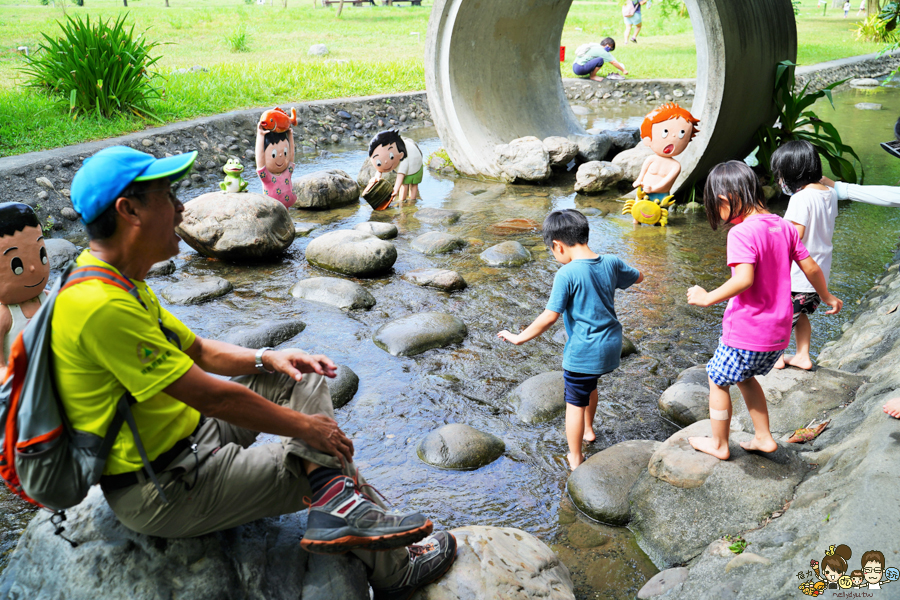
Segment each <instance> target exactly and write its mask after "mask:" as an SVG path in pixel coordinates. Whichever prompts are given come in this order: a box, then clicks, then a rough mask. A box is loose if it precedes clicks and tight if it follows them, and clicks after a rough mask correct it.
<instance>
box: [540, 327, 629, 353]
mask: <svg viewBox="0 0 900 600" xmlns="http://www.w3.org/2000/svg"><path fill="white" fill-rule="evenodd" d="M551 341H554V342H556V343H557V344H565V343H566V342H567V341H569V334H568V333H566V330H565V329H562V328H560V330H559V331H557V332H556V333H554V334H553V337H552V338H551ZM635 353H637V346H635V345H634V342H632V341H631V340H630V339H629V338H628V336H625V335H623V336H622V354H621V357H622V358H625V357H626V356H630V355H632V354H635Z"/></svg>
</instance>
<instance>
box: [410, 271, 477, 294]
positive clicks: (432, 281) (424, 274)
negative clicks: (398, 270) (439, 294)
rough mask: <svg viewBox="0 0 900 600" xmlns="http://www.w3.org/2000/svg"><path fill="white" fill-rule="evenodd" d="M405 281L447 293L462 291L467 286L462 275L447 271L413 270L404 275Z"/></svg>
mask: <svg viewBox="0 0 900 600" xmlns="http://www.w3.org/2000/svg"><path fill="white" fill-rule="evenodd" d="M403 279H405V280H407V281H409V282H410V283H414V284H416V285H421V286H423V287H432V288H436V289H439V290H443V291H445V292H454V291H456V290H462V289H465V288H466V285H467V284H466V280H465V279H463V277H462V275H460V274H459V273H457V272H456V271H448V270H447V269H413V270H412V271H407V272H406V273H404V274H403Z"/></svg>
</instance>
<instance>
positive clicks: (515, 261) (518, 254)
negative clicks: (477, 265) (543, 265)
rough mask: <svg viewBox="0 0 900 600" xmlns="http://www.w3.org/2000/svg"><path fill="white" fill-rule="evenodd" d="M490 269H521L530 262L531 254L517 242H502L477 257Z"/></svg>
mask: <svg viewBox="0 0 900 600" xmlns="http://www.w3.org/2000/svg"><path fill="white" fill-rule="evenodd" d="M478 256H479V257H480V258H481V260H483V261H484V262H486V263H487V264H489V265H491V266H492V267H521V266H522V265H524V264H525V263H527V262H530V261H531V252H529V251H528V249H527V248H525V246H523V245H522V244H520V243H519V242H503V243H501V244H497V245H496V246H491V247H490V248H488V249H487V250H485V251H484V252H482V253H481V254H479V255H478Z"/></svg>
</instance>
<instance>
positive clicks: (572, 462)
mask: <svg viewBox="0 0 900 600" xmlns="http://www.w3.org/2000/svg"><path fill="white" fill-rule="evenodd" d="M566 460H568V461H569V468H570V469H572V470H573V471H574V470H575V469H577V468H578V465H580V464H581V463H583V462H584V454H579V455H578V456H577V457H575V456H573V455H572V453H571V452H569V453H568V454H566Z"/></svg>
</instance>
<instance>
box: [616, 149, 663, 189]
mask: <svg viewBox="0 0 900 600" xmlns="http://www.w3.org/2000/svg"><path fill="white" fill-rule="evenodd" d="M648 156H653V150H651V149H650V148H649V147H647V146H645V145H644V144H639V145H637V146H635V147H634V148H632V149H631V150H624V151H622V152H619V153H618V154H616V155H615V156H614V157H613V159H612V163H613V164H614V165H616V166H617V167H619V168H621V169H622V179H623V180H625V181H635V180H636V179H637V178H638V177H640V176H641V169H642V168H643V166H644V161H646V160H647V157H648Z"/></svg>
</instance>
